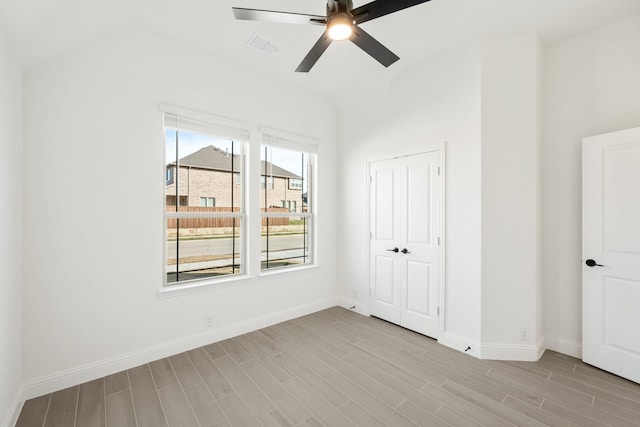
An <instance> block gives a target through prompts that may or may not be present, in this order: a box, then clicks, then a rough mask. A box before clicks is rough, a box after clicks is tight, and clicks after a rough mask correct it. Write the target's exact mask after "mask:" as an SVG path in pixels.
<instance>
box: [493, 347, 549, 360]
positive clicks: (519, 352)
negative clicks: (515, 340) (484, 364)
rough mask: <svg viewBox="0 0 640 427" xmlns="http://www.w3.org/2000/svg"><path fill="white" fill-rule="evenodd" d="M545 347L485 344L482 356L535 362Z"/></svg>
mask: <svg viewBox="0 0 640 427" xmlns="http://www.w3.org/2000/svg"><path fill="white" fill-rule="evenodd" d="M543 351H544V347H542V346H537V345H535V344H510V343H509V344H499V343H492V344H483V345H482V358H483V359H488V360H519V361H523V362H535V361H536V360H538V359H539V358H540V356H541V355H542V352H543Z"/></svg>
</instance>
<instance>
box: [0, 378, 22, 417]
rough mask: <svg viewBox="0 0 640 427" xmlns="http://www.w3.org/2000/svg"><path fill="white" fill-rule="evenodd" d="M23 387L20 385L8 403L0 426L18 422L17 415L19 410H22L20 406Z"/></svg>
mask: <svg viewBox="0 0 640 427" xmlns="http://www.w3.org/2000/svg"><path fill="white" fill-rule="evenodd" d="M23 396H24V387H20V388H19V389H18V391H17V392H16V395H15V396H14V398H13V401H12V402H11V404H10V405H9V408H8V410H7V414H6V415H5V417H4V420H3V421H2V423H1V424H0V427H13V426H15V425H16V423H17V422H18V417H19V416H20V411H22V406H23V405H24V398H23Z"/></svg>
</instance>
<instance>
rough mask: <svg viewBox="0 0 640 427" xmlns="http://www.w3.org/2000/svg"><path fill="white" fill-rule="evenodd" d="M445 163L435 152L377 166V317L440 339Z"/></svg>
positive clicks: (374, 282)
mask: <svg viewBox="0 0 640 427" xmlns="http://www.w3.org/2000/svg"><path fill="white" fill-rule="evenodd" d="M440 159H441V153H440V151H433V152H429V153H422V154H416V155H411V156H406V157H399V158H395V159H389V160H383V161H380V162H374V163H372V164H371V212H370V219H371V229H372V231H371V244H370V248H371V258H370V260H371V269H372V271H371V275H370V277H371V280H372V283H371V292H372V293H371V313H372V314H373V315H374V316H377V317H380V318H382V319H385V320H388V321H391V322H394V323H397V324H399V325H401V326H404V327H407V328H409V329H412V330H415V331H417V332H420V333H423V334H425V335H428V336H431V337H434V338H438V331H439V318H438V302H439V290H440V272H441V262H442V260H441V248H440V246H439V237H440V234H441V218H440V216H441V215H440V209H441V203H442V202H441V198H442V194H441V187H440V179H439V175H438V173H439V168H440V167H441V166H440ZM381 259H384V262H382V261H381ZM390 271H392V272H390ZM391 298H393V299H391Z"/></svg>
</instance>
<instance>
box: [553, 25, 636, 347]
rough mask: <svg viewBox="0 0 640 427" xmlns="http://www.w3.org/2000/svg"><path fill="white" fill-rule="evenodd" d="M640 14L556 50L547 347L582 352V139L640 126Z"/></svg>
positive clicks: (558, 46)
mask: <svg viewBox="0 0 640 427" xmlns="http://www.w3.org/2000/svg"><path fill="white" fill-rule="evenodd" d="M638 52H640V15H635V16H632V17H629V18H627V19H625V20H622V21H619V22H616V23H614V24H611V25H609V26H606V27H603V28H600V29H598V30H596V31H593V32H590V33H587V34H584V35H581V36H579V37H576V38H573V39H571V40H567V41H565V42H563V43H560V44H557V45H554V46H551V47H548V48H547V49H546V52H545V59H544V61H545V76H544V81H545V84H544V88H545V90H544V134H543V141H544V142H543V177H544V178H543V194H544V199H543V210H544V215H543V223H544V258H543V265H544V284H545V288H544V294H545V297H544V316H545V333H546V338H547V345H548V347H549V348H551V349H555V350H558V351H562V352H565V353H568V354H573V355H576V356H579V355H580V352H581V347H580V346H581V341H582V333H581V319H582V317H581V315H582V313H581V298H582V296H581V295H582V294H581V257H582V248H581V215H582V208H581V203H582V201H581V196H580V195H581V147H582V138H583V137H586V136H590V135H598V134H601V133H606V132H612V131H616V130H622V129H627V128H631V127H636V126H640V78H638V76H640V54H638Z"/></svg>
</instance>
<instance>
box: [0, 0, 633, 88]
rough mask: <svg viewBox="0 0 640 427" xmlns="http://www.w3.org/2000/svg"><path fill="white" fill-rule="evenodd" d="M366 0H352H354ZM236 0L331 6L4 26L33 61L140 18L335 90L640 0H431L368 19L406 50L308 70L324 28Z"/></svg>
mask: <svg viewBox="0 0 640 427" xmlns="http://www.w3.org/2000/svg"><path fill="white" fill-rule="evenodd" d="M367 2H368V1H360V0H354V6H355V7H357V6H360V5H362V4H365V3H367ZM232 6H238V7H248V8H257V9H271V10H281V11H292V12H299V13H310V14H317V15H324V13H325V2H324V1H323V0H0V33H3V35H4V37H5V39H6V40H7V41H8V42H9V44H10V45H11V46H12V48H13V49H14V51H15V52H16V54H17V55H18V57H19V60H20V61H21V63H22V65H23V66H24V67H25V68H29V67H32V66H35V65H37V64H39V63H42V62H44V61H47V60H48V59H50V58H53V57H55V56H56V55H59V54H62V53H64V52H66V51H69V50H71V49H73V48H76V47H79V46H82V45H85V44H87V43H89V42H91V41H93V40H95V39H98V38H100V37H102V36H104V35H107V34H110V33H113V32H116V31H118V30H120V29H122V28H127V27H137V28H142V29H146V30H149V31H153V32H156V33H159V34H163V35H165V36H168V37H172V38H175V39H178V40H181V41H183V42H185V43H187V44H190V45H193V46H195V47H197V48H200V49H202V50H204V51H207V52H210V53H212V54H215V55H217V56H220V57H223V58H226V59H228V60H231V61H234V62H237V63H239V64H242V65H244V66H246V67H250V68H253V69H257V70H260V71H261V72H264V73H268V74H270V75H273V76H275V77H276V78H278V79H281V80H285V81H287V82H289V83H291V84H294V85H298V86H302V87H306V88H308V89H311V90H313V91H315V92H318V93H320V94H322V95H326V96H329V97H332V96H335V95H336V94H339V93H340V92H341V91H342V90H344V89H345V88H353V87H357V86H358V85H359V84H360V82H362V81H363V77H365V76H366V79H365V80H367V81H372V80H371V79H378V80H377V81H383V82H384V81H389V79H392V78H393V76H395V75H396V74H397V73H398V72H399V71H402V70H405V69H407V68H409V67H411V66H412V65H414V64H416V63H419V62H422V61H424V60H425V59H427V58H429V57H431V56H433V55H437V54H438V53H440V52H443V51H445V50H447V49H450V48H452V47H455V46H458V45H461V44H464V43H467V42H469V41H471V40H473V39H477V38H479V37H482V36H483V35H488V34H500V33H524V32H529V33H530V32H535V33H538V34H539V37H540V40H541V41H542V43H543V44H545V45H548V44H553V43H557V42H559V41H562V40H563V39H566V38H568V37H571V36H574V35H577V34H580V33H582V32H585V31H588V30H591V29H594V28H597V27H600V26H603V25H606V24H608V23H611V22H614V21H616V20H618V19H621V18H624V17H626V16H629V15H633V14H636V13H640V0H432V1H430V2H427V3H424V4H421V5H418V6H415V7H412V8H409V9H406V10H403V11H400V12H397V13H394V14H392V15H388V16H385V17H382V18H380V19H377V20H374V21H370V22H367V23H365V24H363V25H362V27H363V28H364V29H365V30H366V31H367V32H368V33H369V34H371V35H372V36H374V37H375V38H376V39H377V40H379V41H380V42H381V43H383V44H384V45H385V46H387V47H388V48H389V49H391V50H392V51H393V52H394V53H396V54H397V55H398V56H400V60H399V61H398V62H396V63H395V64H393V65H391V67H389V68H388V69H385V68H384V67H382V66H381V65H380V64H378V63H377V62H376V61H375V60H373V59H372V58H371V57H369V56H368V55H366V54H365V53H364V52H363V51H361V50H360V49H359V48H357V47H356V46H355V45H353V44H352V43H349V42H337V43H333V44H332V45H331V46H330V47H329V49H328V50H327V52H325V54H324V55H323V56H322V57H321V58H320V60H319V61H318V63H317V64H316V65H315V67H314V68H313V69H312V70H311V72H309V73H308V74H306V73H295V72H294V70H295V68H296V67H297V65H298V64H299V63H300V61H301V60H302V58H303V57H304V56H305V55H306V53H307V52H308V51H309V49H310V48H311V46H313V44H314V43H315V42H316V40H317V39H318V38H319V37H320V35H321V33H322V31H323V28H322V27H320V26H305V25H292V24H290V25H287V24H277V23H266V22H252V21H236V20H235V19H234V16H233V13H232V11H231V7H232ZM256 32H259V33H260V34H262V35H264V36H266V37H268V38H269V39H271V40H272V42H273V43H274V44H275V45H276V46H277V47H278V50H277V52H275V53H274V54H266V53H264V52H260V51H258V50H255V49H253V48H251V47H248V46H247V41H248V40H249V39H250V38H251V37H252V36H253V35H254V34H255V33H256ZM374 81H376V80H374ZM363 89H364V88H363Z"/></svg>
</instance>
